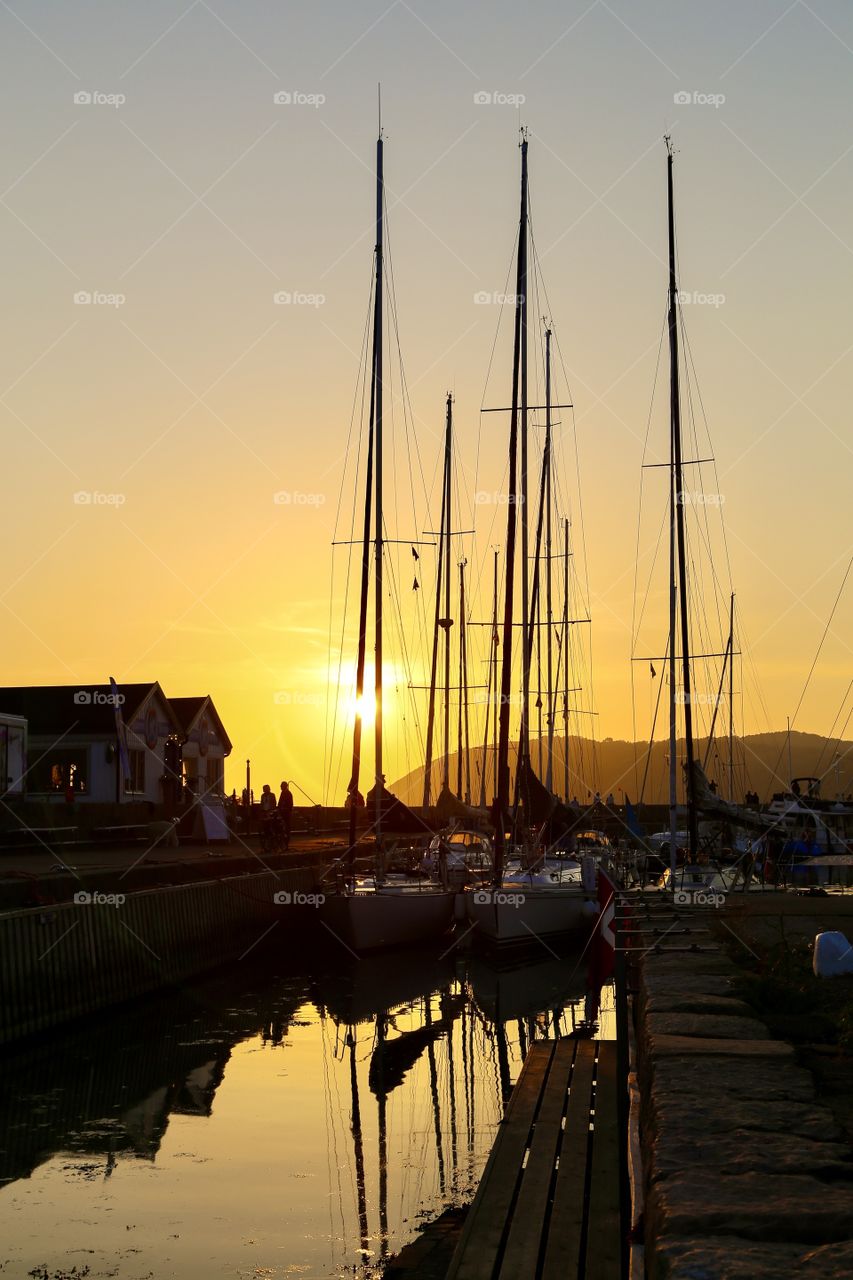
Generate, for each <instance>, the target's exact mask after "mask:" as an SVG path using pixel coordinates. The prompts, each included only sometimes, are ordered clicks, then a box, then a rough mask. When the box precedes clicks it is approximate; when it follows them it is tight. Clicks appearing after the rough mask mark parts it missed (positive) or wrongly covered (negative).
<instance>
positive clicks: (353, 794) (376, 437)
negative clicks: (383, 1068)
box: [321, 122, 454, 952]
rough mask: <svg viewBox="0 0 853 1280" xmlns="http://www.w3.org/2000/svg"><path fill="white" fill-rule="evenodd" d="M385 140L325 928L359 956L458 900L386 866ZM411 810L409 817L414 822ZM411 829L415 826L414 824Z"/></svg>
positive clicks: (427, 931) (419, 931)
mask: <svg viewBox="0 0 853 1280" xmlns="http://www.w3.org/2000/svg"><path fill="white" fill-rule="evenodd" d="M384 219H385V180H384V140H383V136H382V126H381V122H380V128H379V136H378V138H377V142H376V247H375V250H374V255H375V256H374V301H373V339H372V357H371V373H370V411H369V424H368V443H367V465H366V479H365V494H364V525H363V538H362V543H361V550H362V554H361V589H360V597H359V624H358V655H357V660H356V699H355V717H354V724H353V750H352V773H351V775H350V781H349V785H348V787H347V808H348V811H349V844H348V852H347V858H346V863H347V866H346V874H345V875H341V876H340V877H339V880H338V883H337V885H336V891H335V892H333V893H329V894H328V895H327V896H326V898H325V901H324V903H323V904H322V907H321V912H322V915H321V920H322V923H323V924H324V926H325V927H326V928H327V929H328V930H329V931H330V932H331V933H332V934H334V935H335V936H336V937H337V938H338V939H339V940H340V941H341V942H342V943H343V944H344V945H345V946H346V947H348V948H349V949H350V950H351V951H356V952H363V951H374V950H378V949H379V948H382V947H396V946H404V945H407V944H411V943H417V942H421V941H424V940H426V939H428V938H434V937H439V936H440V935H441V934H442V933H444V932H445V931H446V930H447V929H449V928H450V926H451V924H452V920H453V905H454V894H453V893H452V892H450V891H449V890H448V889H447V888H445V887H444V886H442V885H437V884H434V883H430V882H428V881H414V882H401V881H396V882H389V881H388V880H387V879H386V877H385V874H384V866H383V857H382V852H383V847H382V839H383V831H384V830H385V827H386V824H387V823H388V822H389V821H390V820H391V819H392V816H393V815H395V814H397V815H400V814H401V812H402V811H403V810H405V806H404V805H401V803H400V802H399V801H397V800H396V799H395V798H394V797H393V796H392V795H391V793H390V792H389V791H388V790H387V788H386V786H385V776H384V774H383V772H382V710H383V704H382V674H383V673H382V639H383V617H382V606H383V568H384V560H383V557H384V546H385V531H384V525H383V505H382V500H383V472H382V468H383V441H382V426H383V416H382V400H383V390H384V384H383V321H384V294H383V267H384ZM374 519H375V526H374V538H373V552H374V559H373V570H374V601H375V615H374V618H375V621H374V654H375V688H374V697H375V710H374V732H375V737H374V761H375V766H374V767H375V781H374V786H373V788H372V790H371V791H370V792H369V793H368V797H367V799H368V806H369V812H370V817H371V819H372V829H373V836H374V841H375V867H374V874H373V876H372V877H363V878H360V879H357V878H356V876H355V857H356V845H357V843H358V830H357V820H358V814H359V810H360V808H363V807H364V806H363V804H362V805H361V806H360V805H359V801H360V793H359V781H360V770H361V736H362V699H363V695H364V667H365V656H366V647H367V614H368V596H369V588H370V568H371V564H370V560H371V556H370V534H371V526H372V521H373V520H374ZM409 816H410V811H408V810H406V812H405V814H403V815H402V817H403V818H408V817H409ZM407 825H408V824H407Z"/></svg>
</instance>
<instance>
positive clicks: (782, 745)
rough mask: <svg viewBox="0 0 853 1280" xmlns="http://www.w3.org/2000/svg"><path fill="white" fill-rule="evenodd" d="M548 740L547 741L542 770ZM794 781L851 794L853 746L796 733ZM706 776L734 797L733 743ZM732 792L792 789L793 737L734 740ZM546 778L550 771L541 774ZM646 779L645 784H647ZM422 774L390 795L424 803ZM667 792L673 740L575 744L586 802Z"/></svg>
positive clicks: (557, 784) (701, 751)
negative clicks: (812, 780) (813, 779)
mask: <svg viewBox="0 0 853 1280" xmlns="http://www.w3.org/2000/svg"><path fill="white" fill-rule="evenodd" d="M706 747H707V739H700V740H699V742H698V743H697V756H698V758H699V759H700V760H702V759H704V756H705V752H706ZM516 752H517V744H516V743H513V744H512V748H511V752H510V756H511V759H513V760H514V758H515V755H516ZM544 753H545V743H544V742H543V744H542V758H543V765H544ZM531 755H532V760H533V767H534V768H535V769H536V771H537V773H540V768H539V742H538V740H535V741H534V742H533V743H532V747H531ZM678 755H679V760H683V758H684V739H683V738H681V739H679V742H678ZM790 760H791V769H790V777H795V778H796V777H803V776H817V777H822V778H823V788H822V792H823V795H824V796H829V797H832V796H835V795H836V794H838V793H843V794H845V795H846V794H847V793H848V792H853V773H852V772H851V771H853V742H850V741H842V742H839V741H837V740H835V739H832V740H830V739H827V738H824V737H822V736H821V735H820V734H816V733H796V732H795V733H792V734H791V743H790ZM482 766H483V750H482V746H481V747H480V748H479V749H477V750H476V751H475V750H472V752H471V794H472V799H473V800H474V801H475V802H476V801H477V800H478V798H479V793H480V776H481V770H482ZM707 772H708V777H709V778H711V779H713V780H714V781H716V783H717V786H718V789H719V791H720V794H721V795H723V796H727V795H728V791H729V773H730V769H729V760H728V742H727V741H722V742H721V741H717V742H716V743H715V744H714V746H713V747H712V750H711V755H710V758H709V760H708V767H707ZM733 772H734V795H735V798H736V799H737V800H742V799H743V797H744V794H745V792H746V791H757V792H758V795H759V797H760V799H761V800H762V801H766V800H769V799H770V798H771V796H772V795H773V793H774V792H776V791H781V790H784V789H786V788H787V786H788V783H789V781H790V777H789V768H788V735H787V733H786V732H785V731H784V730H782V731H781V732H778V733H755V734H748V735H747V736H745V737H743V738H737V739H736V740H735V750H734V771H733ZM492 774H493V752H492V749H491V748H489V752H488V763H487V770H486V799H487V801H489V800H491V798H492V787H493V781H492ZM540 776H541V777H542V778H543V780H544V777H545V774H544V768H543V770H542V772H541V775H540ZM456 779H457V757H456V754H455V752H454V753H453V754H452V755H451V758H450V785H451V788H452V789H453V790H455V789H456ZM644 780H645V786H644ZM423 786H424V771H423V769H422V768H421V769H415V770H413V772H411V773H408V774H406V775H405V777H403V778H399V779H398V780H397V781H396V782H394V783H393V784H392V785H391V790H392V791H393V793H394V795H396V796H397V797H398V798H399V799H400V800H402V801H404V802H405V803H406V804H415V805H418V804H420V803H421V802H422V800H423ZM440 786H441V778H440V772H439V766H438V764H435V763H434V764H433V792H432V794H433V798H435V796H436V795H437V793H438V790H439V788H440ZM668 787H669V743H668V742H666V741H656V742H655V743H653V745H652V749H651V751H650V752H649V750H648V743H645V742H642V743H634V742H627V741H624V740H622V739H618V738H605V739H604V740H603V741H602V742H597V743H596V742H593V741H592V740H591V739H589V738H571V739H570V740H569V792H570V795H571V796H577V798H578V800H580V801H581V802H582V803H583V802H585V801H586V800H588V799H590V798H591V797H592V796H593V795H594V794H595V792H596V791H598V792H600V793H601V795H602V796H605V797H606V796H607V795H609V794H610V793H611V792H612V793H613V796H614V798H615V799H616V801H617V802H618V803H621V802H622V801H623V799H624V798H625V796H627V797H628V799H630V800H632V801H634V802H636V801H637V800H639V799H640V798H641V796H642V799H643V800H644V801H645V802H646V803H648V804H666V803H667V800H668ZM564 790H565V750H564V739H563V738H562V737H558V738H555V739H554V791H555V792H556V793H557V794H558V795H562V794H563V792H564Z"/></svg>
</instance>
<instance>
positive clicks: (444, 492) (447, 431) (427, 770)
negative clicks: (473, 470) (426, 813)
mask: <svg viewBox="0 0 853 1280" xmlns="http://www.w3.org/2000/svg"><path fill="white" fill-rule="evenodd" d="M451 405H452V400H451V396H450V393H449V392H448V395H447V410H446V414H445V428H444V472H443V479H442V485H441V523H440V524H439V526H438V528H439V534H438V573H437V575H436V579H435V616H434V618H433V628H432V668H431V671H430V681H429V712H428V714H427V733H426V755H425V760H424V808H425V809H426V808H428V807H429V804H430V801H431V794H430V793H431V789H432V744H433V735H434V732H435V678H436V674H437V669H438V633H439V630H440V628H441V622H442V620H441V587H442V582H443V569H444V557H445V556H449V555H450V545H449V542H448V540H447V539H446V538H445V523H446V521H447V518H448V513H447V507H448V491H449V488H450V458H451V449H452V443H451V433H452V430H453V418H452V408H451ZM446 684H447V680H446V679H445V685H446Z"/></svg>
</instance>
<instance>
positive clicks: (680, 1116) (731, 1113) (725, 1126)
mask: <svg viewBox="0 0 853 1280" xmlns="http://www.w3.org/2000/svg"><path fill="white" fill-rule="evenodd" d="M658 1108H659V1110H658ZM652 1110H653V1124H654V1127H655V1129H657V1127H658V1126H659V1125H662V1124H663V1116H666V1117H668V1118H669V1119H671V1120H672V1122H673V1124H677V1125H678V1126H679V1128H680V1129H682V1130H683V1131H684V1134H685V1136H688V1135H691V1134H692V1135H695V1136H696V1137H697V1138H700V1139H701V1138H702V1137H704V1136H705V1135H707V1134H715V1133H723V1134H725V1133H734V1132H735V1131H736V1130H738V1129H748V1130H753V1131H755V1132H757V1133H771V1134H772V1133H790V1134H792V1135H795V1136H796V1137H801V1138H811V1139H812V1140H814V1141H816V1142H824V1141H833V1142H834V1141H837V1140H839V1139H840V1138H841V1137H842V1134H841V1130H840V1129H839V1127H838V1126H837V1125H836V1123H835V1121H834V1120H833V1118H832V1115H831V1113H830V1112H829V1111H828V1110H827V1108H826V1107H822V1106H817V1105H815V1106H808V1105H806V1104H804V1103H800V1102H768V1103H764V1104H758V1105H757V1104H756V1103H755V1101H754V1100H731V1101H729V1102H728V1103H727V1104H726V1106H725V1108H721V1107H720V1106H719V1105H718V1103H717V1102H716V1101H715V1100H714V1099H713V1098H709V1099H708V1100H707V1102H706V1103H705V1104H704V1106H697V1104H696V1101H695V1099H685V1098H679V1097H678V1096H677V1095H675V1096H671V1095H668V1096H666V1097H665V1098H664V1099H663V1102H662V1103H661V1102H660V1101H659V1100H658V1101H656V1102H655V1103H653V1108H652Z"/></svg>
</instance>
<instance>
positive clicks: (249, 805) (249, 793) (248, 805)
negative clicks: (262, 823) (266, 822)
mask: <svg viewBox="0 0 853 1280" xmlns="http://www.w3.org/2000/svg"><path fill="white" fill-rule="evenodd" d="M251 834H252V762H251V760H247V761H246V835H247V836H249V835H251Z"/></svg>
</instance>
